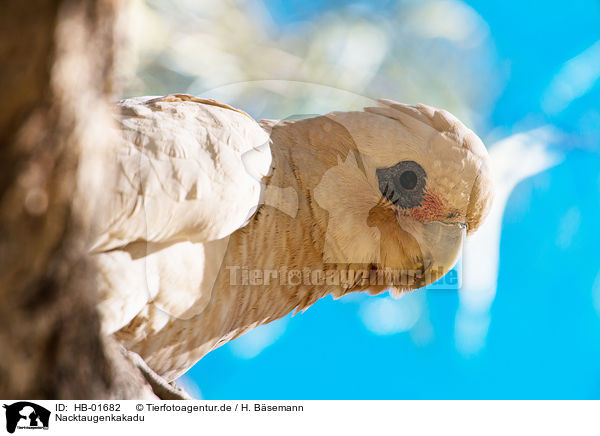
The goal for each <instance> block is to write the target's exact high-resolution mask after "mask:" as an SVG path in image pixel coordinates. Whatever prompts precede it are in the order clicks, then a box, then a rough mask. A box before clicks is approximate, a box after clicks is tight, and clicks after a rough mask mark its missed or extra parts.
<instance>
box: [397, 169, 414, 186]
mask: <svg viewBox="0 0 600 436" xmlns="http://www.w3.org/2000/svg"><path fill="white" fill-rule="evenodd" d="M400 184H401V185H402V187H403V188H404V189H414V188H415V186H417V175H416V174H415V172H414V171H411V170H408V171H404V172H403V173H402V174H400Z"/></svg>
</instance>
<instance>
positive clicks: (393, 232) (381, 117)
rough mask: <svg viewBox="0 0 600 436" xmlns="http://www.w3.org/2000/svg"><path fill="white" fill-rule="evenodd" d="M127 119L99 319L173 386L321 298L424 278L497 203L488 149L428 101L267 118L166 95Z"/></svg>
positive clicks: (131, 104) (99, 259)
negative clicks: (200, 364)
mask: <svg viewBox="0 0 600 436" xmlns="http://www.w3.org/2000/svg"><path fill="white" fill-rule="evenodd" d="M120 110H121V115H120V130H121V136H122V141H121V142H120V145H119V149H118V154H117V156H116V158H115V170H114V171H115V172H114V173H113V172H109V173H108V174H111V175H112V174H114V175H115V176H116V183H115V184H113V183H112V182H111V183H109V182H108V181H107V188H106V189H107V194H108V204H107V205H106V206H105V207H104V208H103V210H102V211H100V213H99V226H98V228H99V233H98V235H97V238H96V239H95V243H94V245H93V247H92V251H93V253H94V254H93V257H94V258H95V260H96V264H97V269H98V286H99V289H100V295H101V303H100V312H101V314H102V318H103V329H104V331H105V332H106V333H107V334H113V335H114V336H115V337H116V338H117V339H118V340H119V341H120V342H121V343H122V344H123V345H124V346H125V347H126V348H127V349H129V350H131V351H133V352H135V353H137V354H139V355H140V356H141V357H142V358H143V359H144V361H145V362H146V364H147V365H148V366H149V367H150V368H151V369H152V370H154V371H155V372H156V373H158V374H159V375H161V376H162V377H164V378H165V379H166V380H173V379H175V378H176V377H178V376H179V375H181V374H183V373H184V372H185V371H187V370H188V369H189V368H190V367H191V366H192V365H194V363H196V362H197V361H198V360H199V359H201V358H202V357H203V356H204V355H206V354H207V353H208V352H210V351H211V350H213V349H215V348H216V347H218V346H220V345H222V344H223V343H225V342H227V341H230V340H232V339H234V338H235V337H237V336H239V335H241V334H243V333H245V332H247V331H249V330H250V329H252V328H254V327H256V326H258V325H261V324H265V323H268V322H270V321H273V320H276V319H278V318H281V317H283V316H285V315H286V314H288V313H289V312H291V311H293V310H294V309H295V310H302V309H304V308H307V307H308V306H310V305H311V304H313V303H314V302H315V301H317V300H318V299H319V298H321V297H323V296H325V295H328V294H332V295H334V296H335V297H339V296H342V295H344V294H346V293H349V292H354V291H363V290H369V291H370V292H372V293H378V292H382V291H384V290H387V289H392V290H395V292H400V291H402V290H410V289H415V288H419V287H423V286H425V285H428V284H429V283H431V282H433V281H435V280H437V279H438V278H440V277H441V276H442V275H443V274H445V273H446V272H447V271H449V270H450V269H451V268H452V267H453V265H454V264H455V262H456V260H457V258H458V256H459V252H460V249H461V245H462V241H463V235H464V233H465V232H467V233H470V232H473V231H475V230H476V229H477V227H478V226H479V225H480V224H481V222H482V220H484V218H485V217H486V215H487V213H488V211H489V208H490V205H491V201H492V196H493V189H492V182H491V180H492V178H491V174H490V165H489V162H488V154H487V152H486V149H485V147H484V146H483V144H482V143H481V141H480V140H479V138H478V137H477V136H476V135H475V134H474V133H473V132H472V131H471V130H469V129H468V128H466V127H465V126H464V125H463V124H462V123H461V122H460V121H458V120H457V119H456V118H455V117H454V116H452V115H451V114H449V113H448V112H446V111H443V110H439V109H435V108H433V107H429V106H425V105H417V106H409V105H404V104H400V103H395V102H391V101H387V100H382V101H380V106H379V107H367V108H365V109H364V111H355V112H332V113H329V114H327V115H324V116H318V117H314V118H308V119H302V120H293V121H291V120H289V121H280V122H278V121H261V122H260V123H257V122H255V121H254V120H253V119H252V118H251V117H250V116H249V115H247V114H246V113H244V112H242V111H240V110H237V109H234V108H232V107H230V106H227V105H225V104H221V103H218V102H215V101H212V100H204V99H199V98H196V97H192V96H188V95H170V96H166V97H161V98H134V99H127V100H124V101H122V102H121V103H120Z"/></svg>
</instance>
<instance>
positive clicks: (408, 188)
mask: <svg viewBox="0 0 600 436" xmlns="http://www.w3.org/2000/svg"><path fill="white" fill-rule="evenodd" d="M376 174H377V180H378V182H379V190H380V191H381V193H382V194H383V195H384V196H385V197H386V198H387V199H388V200H390V201H391V202H392V203H394V204H395V205H396V206H398V207H401V208H404V209H410V208H413V207H415V206H420V205H421V203H422V202H423V196H424V195H425V185H426V182H427V174H426V173H425V170H424V169H423V167H421V165H419V164H418V163H416V162H415V161H412V160H406V161H402V162H398V163H397V164H396V165H394V166H392V167H389V168H378V169H377V170H376Z"/></svg>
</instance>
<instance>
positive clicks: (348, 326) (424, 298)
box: [120, 0, 600, 399]
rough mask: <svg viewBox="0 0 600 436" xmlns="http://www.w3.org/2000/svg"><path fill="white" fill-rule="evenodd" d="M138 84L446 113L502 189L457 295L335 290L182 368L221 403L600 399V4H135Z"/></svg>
mask: <svg viewBox="0 0 600 436" xmlns="http://www.w3.org/2000/svg"><path fill="white" fill-rule="evenodd" d="M131 5H132V6H131V9H130V11H129V15H128V17H126V19H127V20H128V27H129V30H130V35H129V39H130V44H129V51H128V52H127V53H125V56H124V58H123V60H122V62H121V65H122V70H121V72H120V77H121V80H122V81H123V82H124V83H125V88H126V93H125V95H124V96H137V95H162V94H168V93H175V92H183V93H190V94H195V95H198V96H204V97H210V98H214V99H217V100H220V101H223V102H225V103H228V104H231V105H233V106H236V107H239V108H241V109H244V110H245V111H247V112H248V113H250V114H251V115H252V116H253V117H254V118H256V119H261V118H274V119H281V118H288V117H291V116H299V115H306V114H322V113H326V112H329V111H331V110H351V109H360V108H361V107H362V106H363V105H372V104H373V100H372V99H376V98H381V97H384V98H388V99H393V100H398V101H402V102H405V103H418V102H421V103H426V104H430V105H433V106H438V107H442V108H444V109H447V110H449V111H450V112H452V113H454V114H455V115H456V116H458V117H459V118H460V119H461V120H462V121H463V122H465V124H467V125H468V126H469V127H471V128H472V129H473V130H474V131H475V132H476V133H478V134H479V136H480V137H481V138H482V139H483V141H484V143H485V144H486V145H487V146H488V149H489V151H490V154H491V155H492V159H493V160H494V167H495V172H496V175H497V179H498V181H497V184H498V194H497V199H496V203H495V206H494V210H493V211H492V214H491V216H490V218H489V219H488V221H487V222H486V224H485V226H484V227H483V228H482V229H481V230H480V231H479V232H478V233H477V234H476V235H475V236H474V237H472V238H470V239H469V240H468V242H467V244H466V247H465V250H464V253H463V257H462V260H461V262H460V263H459V265H458V266H457V272H458V273H459V275H460V277H461V278H462V280H461V284H460V287H459V289H456V290H440V289H435V286H433V287H432V289H430V290H429V291H428V290H419V291H416V292H414V293H412V294H410V295H406V296H404V297H402V298H400V299H393V298H391V297H390V296H389V295H388V294H387V293H386V294H382V295H380V296H377V297H372V296H367V295H362V294H357V295H349V296H346V297H344V298H342V299H340V300H338V301H334V300H333V299H331V298H330V297H328V298H325V299H322V300H321V301H319V302H317V303H316V304H315V305H314V306H312V307H311V308H309V309H308V310H307V311H306V312H305V313H302V314H298V315H296V316H293V317H292V316H287V317H285V318H284V319H282V320H280V321H277V322H275V323H272V324H269V325H267V326H263V327H260V328H257V329H255V330H254V331H252V332H251V333H249V334H247V335H245V336H242V337H241V338H239V339H237V340H235V341H233V342H231V343H228V344H226V345H225V346H223V347H221V348H219V349H218V350H216V351H214V352H212V353H210V354H209V355H208V356H207V357H205V358H204V359H203V360H201V361H200V362H199V363H198V364H197V365H196V366H195V367H194V368H193V369H192V370H191V371H190V372H188V373H187V374H186V375H185V376H184V377H183V378H182V379H180V381H181V383H182V384H184V385H185V386H186V387H187V388H188V390H189V391H191V393H192V394H193V395H195V396H197V397H199V398H207V399H234V398H239V399H321V398H323V399H346V398H347V399H371V398H372V399H375V398H381V399H403V398H536V399H543V398H600V253H599V250H598V247H599V243H600V233H599V232H598V226H599V225H600V224H599V223H600V171H599V169H600V154H599V145H600V79H599V78H600V1H598V0H573V1H570V2H563V1H558V0H550V1H548V2H544V3H543V4H542V3H539V2H522V1H516V0H506V1H503V2H489V1H483V0H468V1H460V0H442V1H437V0H436V1H428V0H423V1H385V0H379V1H342V0H330V1H314V0H302V1H299V0H292V1H284V0H276V1H264V2H263V1H259V0H248V1H241V0H240V1H230V0H228V1H199V0H178V1H175V0H172V1H170V0H146V1H142V0H136V1H134V2H132V4H131Z"/></svg>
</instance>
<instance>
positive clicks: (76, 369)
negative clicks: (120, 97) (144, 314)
mask: <svg viewBox="0 0 600 436" xmlns="http://www.w3.org/2000/svg"><path fill="white" fill-rule="evenodd" d="M118 5H119V2H118V1H117V0H114V1H111V0H81V1H76V0H46V1H44V0H36V1H34V0H30V1H22V0H3V1H2V2H0V59H1V60H2V65H1V66H0V84H1V85H2V95H1V96H0V398H12V399H18V398H30V399H83V398H88V399H91V398H140V397H145V398H149V397H151V396H152V391H151V390H150V388H149V386H148V385H147V384H146V382H145V381H144V379H143V378H142V376H141V374H140V372H139V371H138V370H137V369H136V367H135V366H134V365H133V364H132V363H131V361H130V360H128V359H127V358H126V357H125V355H124V354H123V353H122V352H121V351H120V349H119V346H118V345H116V343H114V342H113V341H112V340H111V339H110V338H104V337H102V336H101V334H100V328H99V326H100V323H99V316H98V313H97V311H96V300H97V297H96V293H95V288H94V281H93V272H92V271H91V268H92V266H91V263H90V262H89V260H88V255H87V252H86V235H87V234H89V229H90V226H91V225H92V218H93V216H94V210H97V209H95V208H97V207H101V206H100V205H98V204H96V203H95V200H96V198H97V196H96V195H95V193H97V192H100V190H99V189H98V188H99V187H100V184H101V183H102V182H103V181H102V175H101V171H99V170H101V169H102V162H103V159H105V157H104V156H105V154H106V151H107V150H108V149H109V147H110V140H109V133H107V132H109V131H110V123H111V116H110V105H109V101H110V100H111V98H113V97H112V95H113V92H114V89H113V64H114V59H115V55H116V49H117V48H118V44H117V42H118V41H119V38H117V37H116V35H118V33H117V32H116V30H117V25H116V24H115V23H117V22H118V20H116V18H117V16H118V15H117V13H118V8H119V7H118ZM92 193H94V195H92Z"/></svg>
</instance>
